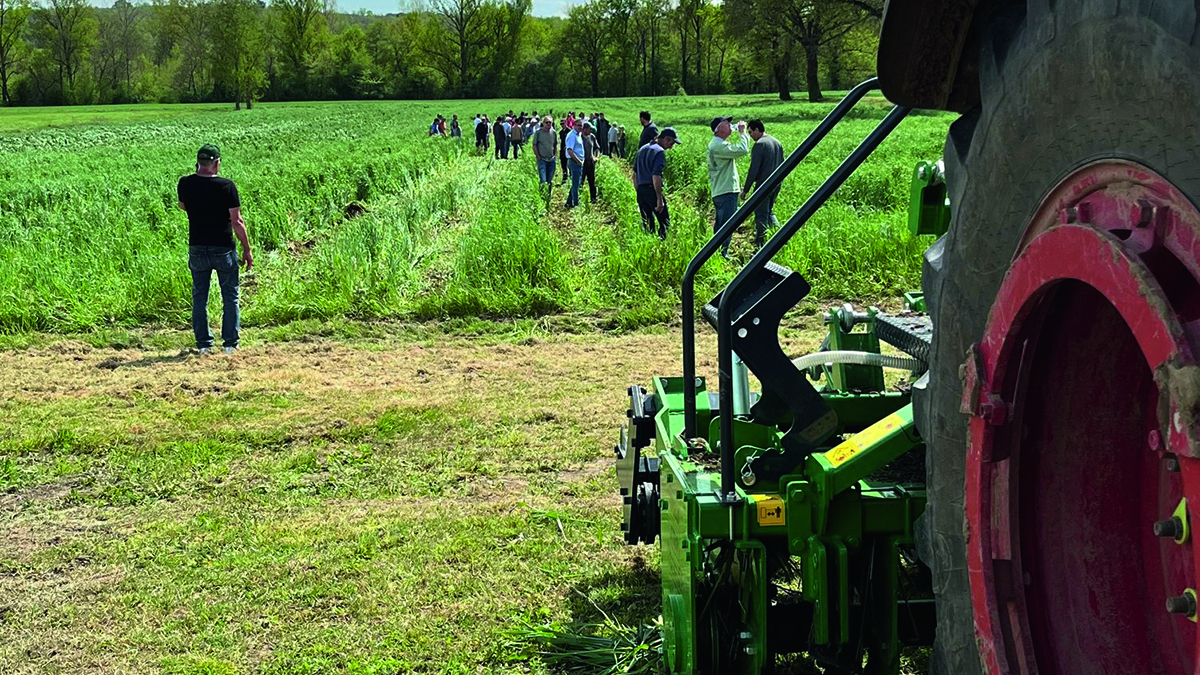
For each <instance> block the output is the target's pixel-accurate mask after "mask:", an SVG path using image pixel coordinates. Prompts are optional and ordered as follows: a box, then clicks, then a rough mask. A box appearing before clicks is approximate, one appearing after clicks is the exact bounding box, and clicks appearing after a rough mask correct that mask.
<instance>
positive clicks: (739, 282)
mask: <svg viewBox="0 0 1200 675" xmlns="http://www.w3.org/2000/svg"><path fill="white" fill-rule="evenodd" d="M873 82H874V81H873V80H868V81H867V82H864V83H863V84H861V85H859V87H856V88H855V91H857V90H858V89H859V88H860V87H863V86H865V85H867V83H872V88H873V86H874V84H873ZM863 93H865V92H863ZM860 97H861V94H860ZM846 98H847V99H849V98H850V97H849V96H847V97H846ZM910 110H911V108H905V107H903V106H896V107H894V108H892V111H891V112H889V113H888V114H887V117H885V118H883V121H882V122H880V123H879V125H878V126H876V127H875V129H873V130H872V131H871V133H870V134H868V135H867V137H866V139H864V140H863V142H862V143H860V144H859V146H858V147H857V148H855V149H854V152H852V153H850V156H849V157H847V158H846V159H845V161H843V162H842V163H841V164H840V165H839V166H838V168H837V169H836V170H834V172H833V174H832V175H830V176H829V178H827V179H825V182H824V183H822V184H821V187H819V188H817V191H816V192H814V193H813V195H812V196H811V197H809V198H808V201H806V202H804V205H803V206H801V207H800V209H799V210H798V211H796V213H795V214H793V215H792V217H791V218H790V219H789V220H788V221H787V223H785V224H784V225H783V226H782V227H780V228H779V232H778V233H776V234H775V236H774V237H771V239H770V241H768V242H767V243H766V245H765V246H763V247H762V248H761V249H760V250H759V251H758V253H756V254H754V257H753V258H751V259H750V262H749V263H748V264H747V265H746V267H744V268H743V269H742V271H741V272H739V273H738V275H737V276H736V277H734V278H733V281H731V282H729V285H728V286H726V287H725V290H724V291H723V292H722V293H721V303H720V306H719V307H718V308H717V357H718V361H717V363H718V370H719V376H720V381H719V395H720V399H719V400H720V405H719V406H718V408H719V409H720V410H719V413H720V415H721V448H720V449H721V497H722V499H724V500H725V501H727V502H732V501H733V498H734V495H735V494H736V492H735V485H736V483H735V482H734V480H735V478H734V467H733V463H734V462H733V455H734V447H733V409H732V391H733V317H732V315H733V304H734V303H732V302H730V301H729V299H730V298H736V297H739V291H740V290H741V287H742V286H743V285H745V283H746V281H747V279H749V278H750V277H751V275H753V274H754V272H755V271H756V270H758V269H760V268H762V267H763V266H765V265H766V264H767V261H769V260H770V259H771V258H773V257H774V256H775V254H776V253H778V252H779V250H780V249H782V248H783V247H784V246H785V245H787V243H788V242H789V241H791V239H792V237H793V236H795V234H796V233H797V232H799V231H800V228H802V227H804V225H805V223H807V222H808V220H809V219H810V218H812V216H813V214H814V213H816V212H817V209H819V208H821V206H823V205H824V204H825V202H826V201H828V200H829V198H830V197H831V196H833V193H834V192H836V191H837V189H838V188H839V187H841V186H842V183H844V182H846V179H847V178H849V177H850V175H851V174H853V173H854V171H855V170H856V169H858V167H859V166H861V165H862V163H863V162H864V161H866V159H867V157H869V156H870V155H871V153H872V152H874V151H875V148H878V147H879V144H880V143H882V142H883V140H884V139H885V138H887V137H888V136H889V135H890V134H891V133H892V131H894V130H895V129H896V127H897V126H899V124H900V122H902V121H903V120H904V118H905V117H907V116H908V113H909V112H910ZM831 116H832V115H831ZM827 119H828V118H827ZM782 168H783V167H782V166H781V167H780V169H782ZM778 173H779V170H778V169H777V170H776V171H775V173H773V174H772V178H773V177H774V176H775V174H778ZM746 205H747V206H749V205H750V202H747V204H746ZM743 218H744V215H743ZM735 221H736V219H735V218H731V219H730V222H735ZM724 232H725V229H724V228H723V229H722V235H719V236H717V237H714V238H713V239H712V241H710V242H709V243H708V245H706V246H705V249H704V250H707V249H709V248H710V247H711V248H712V249H713V250H715V249H716V246H717V243H719V241H720V240H721V237H722V236H723V234H724ZM704 250H701V253H704ZM709 255H712V253H711V252H710V253H709ZM697 257H699V256H697ZM693 262H694V261H693ZM689 269H690V267H689ZM684 288H685V289H686V288H687V287H686V286H685V287H684ZM684 311H685V312H688V311H689V308H688V306H687V305H685V306H684ZM687 325H688V322H687V321H684V329H685V331H686V329H687ZM684 335H685V336H686V335H687V333H686V332H685V333H684ZM688 354H689V349H688V345H687V343H686V342H685V343H684V351H683V357H684V359H685V360H684V364H685V366H684V375H685V378H684V386H687V384H688V379H687V377H686V375H687V365H686V364H687V358H688ZM693 358H694V356H693ZM693 368H694V364H693ZM692 381H693V383H694V375H693V378H692ZM691 399H693V402H692V405H693V406H694V405H695V402H694V399H695V396H694V395H693V396H692V397H691Z"/></svg>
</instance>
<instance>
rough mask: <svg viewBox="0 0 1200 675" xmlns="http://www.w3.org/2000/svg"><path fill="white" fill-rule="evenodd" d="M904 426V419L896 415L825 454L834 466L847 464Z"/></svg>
mask: <svg viewBox="0 0 1200 675" xmlns="http://www.w3.org/2000/svg"><path fill="white" fill-rule="evenodd" d="M903 426H904V418H902V417H900V416H899V415H897V414H896V413H892V414H891V415H888V416H887V417H885V418H883V419H881V420H879V421H878V422H876V423H875V424H872V425H871V426H869V427H867V428H866V429H863V430H862V431H860V432H858V433H857V434H854V435H853V436H851V437H850V438H847V439H846V440H845V441H842V442H841V443H840V444H838V445H835V446H834V447H833V448H831V449H830V450H829V451H828V452H826V453H825V459H827V460H829V463H830V464H832V465H833V466H841V465H842V464H845V463H846V462H847V461H848V460H849V459H850V458H851V457H853V456H855V455H857V454H858V453H860V452H862V451H863V450H865V449H867V448H869V447H871V446H872V445H875V444H876V443H878V442H879V441H880V440H882V439H883V438H884V437H885V436H887V435H888V434H890V433H892V431H894V430H896V429H899V428H900V427H903Z"/></svg>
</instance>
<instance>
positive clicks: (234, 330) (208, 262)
mask: <svg viewBox="0 0 1200 675" xmlns="http://www.w3.org/2000/svg"><path fill="white" fill-rule="evenodd" d="M220 171H221V151H220V150H219V149H218V148H217V146H215V145H205V146H204V147H202V148H200V152H198V153H197V154H196V173H194V174H192V175H190V176H184V177H183V178H180V179H179V187H178V190H177V192H178V195H179V208H181V209H183V210H184V211H187V216H188V269H190V270H191V271H192V330H193V331H194V332H195V334H196V347H197V348H198V349H199V350H200V353H201V354H207V353H209V352H210V351H212V345H213V336H212V332H211V331H209V329H208V289H209V285H210V284H211V283H212V273H213V271H216V273H217V284H218V285H219V286H220V287H221V305H222V316H221V341H222V342H223V343H224V346H225V353H226V354H232V353H233V352H234V351H236V350H237V347H238V339H239V337H240V336H239V331H240V330H241V312H240V311H239V308H238V255H237V247H236V246H235V245H234V243H233V238H234V236H236V237H237V239H238V241H240V242H242V257H241V264H243V265H245V266H246V271H247V272H249V271H250V268H251V267H252V266H253V265H254V256H253V255H252V254H251V253H250V239H249V238H248V237H247V236H246V223H245V222H244V221H243V220H242V202H241V200H240V199H239V197H238V191H237V186H235V185H234V184H233V181H231V180H229V179H228V178H221V177H220V176H218V175H217V174H218V173H219V172H220Z"/></svg>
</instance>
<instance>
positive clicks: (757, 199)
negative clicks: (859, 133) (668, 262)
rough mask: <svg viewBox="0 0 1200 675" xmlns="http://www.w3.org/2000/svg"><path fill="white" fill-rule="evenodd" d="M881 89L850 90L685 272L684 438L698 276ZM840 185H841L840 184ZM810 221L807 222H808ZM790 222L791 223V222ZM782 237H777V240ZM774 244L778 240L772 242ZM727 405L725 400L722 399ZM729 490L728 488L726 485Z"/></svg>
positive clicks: (692, 411)
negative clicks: (849, 115) (865, 99)
mask: <svg viewBox="0 0 1200 675" xmlns="http://www.w3.org/2000/svg"><path fill="white" fill-rule="evenodd" d="M878 88H879V80H878V79H877V78H874V77H872V78H870V79H869V80H866V81H865V82H863V83H862V84H860V85H858V86H857V87H855V88H853V89H851V90H850V93H848V94H846V97H845V98H843V99H842V100H841V102H839V103H838V104H837V105H836V106H834V108H833V110H832V111H830V113H829V114H828V115H826V116H825V119H823V120H821V123H820V124H818V125H817V126H816V128H815V129H813V130H812V132H810V133H809V134H808V137H807V138H805V139H804V141H803V142H802V143H801V144H800V145H799V146H798V147H797V148H796V149H795V150H793V151H792V154H790V155H788V157H787V159H785V160H783V164H780V165H779V166H778V167H776V168H775V170H774V171H772V172H771V175H770V176H768V177H767V180H766V181H765V182H764V183H763V184H762V185H760V186H759V187H758V188H757V189H755V190H754V194H752V195H750V198H749V199H747V200H746V201H745V203H743V204H742V206H741V208H739V209H738V210H737V211H736V212H735V213H734V214H733V216H732V217H730V218H729V220H728V221H727V222H726V223H725V224H724V225H722V226H721V229H720V230H719V231H717V233H716V234H714V235H713V237H712V239H709V240H708V243H706V244H705V245H704V246H703V247H702V248H701V249H700V252H699V253H697V254H696V255H695V257H693V258H692V261H691V262H689V263H688V266H687V270H686V271H685V272H684V273H683V294H682V299H683V406H684V407H683V433H684V439H685V440H690V439H692V438H695V437H696V316H695V314H696V310H695V300H696V295H695V289H696V274H697V273H699V271H700V268H701V267H703V266H704V263H706V262H708V260H709V258H712V257H713V255H714V254H715V253H716V252H717V249H718V248H719V247H720V245H721V242H723V241H725V240H726V239H727V238H729V237H730V236H732V234H733V231H734V230H736V229H737V228H738V227H740V226H741V224H742V223H743V222H745V221H746V219H747V218H748V217H749V216H750V214H751V213H754V211H755V210H756V209H757V208H758V207H759V205H760V204H761V203H762V202H763V200H765V199H766V198H767V195H769V194H771V193H772V192H774V191H775V190H776V189H777V188H778V187H779V186H780V185H782V184H783V181H784V179H785V178H787V177H788V175H789V174H791V173H792V171H793V170H794V169H795V168H796V167H797V166H799V164H800V162H801V161H802V160H803V159H804V158H805V157H807V156H808V154H809V153H810V152H812V150H813V148H815V147H817V144H818V143H820V142H821V141H822V140H823V139H824V138H825V136H826V135H828V134H829V132H830V131H831V130H832V129H833V128H834V127H835V126H837V125H838V123H839V122H841V121H842V118H844V117H845V116H846V113H848V112H850V110H851V109H852V108H854V106H855V105H856V104H857V103H858V102H859V101H860V100H862V98H863V97H864V96H866V95H867V94H868V93H870V92H871V91H873V90H875V89H878ZM839 184H840V183H839ZM806 220H807V219H806ZM789 222H790V221H789ZM777 237H778V235H776V238H777ZM772 241H774V238H773V239H772ZM722 405H724V399H722ZM724 487H728V486H723V488H724Z"/></svg>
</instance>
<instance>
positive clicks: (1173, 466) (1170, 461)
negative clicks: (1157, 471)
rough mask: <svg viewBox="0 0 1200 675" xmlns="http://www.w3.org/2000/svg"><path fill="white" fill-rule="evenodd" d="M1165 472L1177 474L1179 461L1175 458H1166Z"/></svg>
mask: <svg viewBox="0 0 1200 675" xmlns="http://www.w3.org/2000/svg"><path fill="white" fill-rule="evenodd" d="M1167 471H1170V472H1171V473H1179V459H1178V458H1177V457H1168V458H1167Z"/></svg>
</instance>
